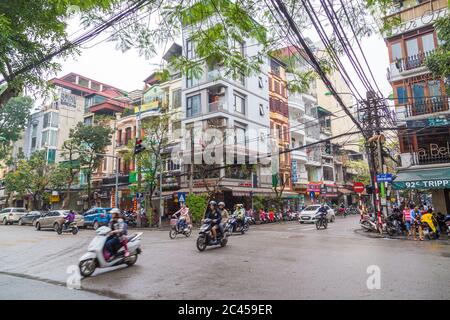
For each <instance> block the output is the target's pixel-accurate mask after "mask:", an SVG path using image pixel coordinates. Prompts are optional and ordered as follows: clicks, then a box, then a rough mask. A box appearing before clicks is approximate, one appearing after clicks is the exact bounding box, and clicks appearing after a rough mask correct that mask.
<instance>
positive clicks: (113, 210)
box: [109, 208, 120, 214]
mask: <svg viewBox="0 0 450 320" xmlns="http://www.w3.org/2000/svg"><path fill="white" fill-rule="evenodd" d="M109 213H111V214H113V213H118V214H120V210H119V209H118V208H112V209H111V211H110V212H109Z"/></svg>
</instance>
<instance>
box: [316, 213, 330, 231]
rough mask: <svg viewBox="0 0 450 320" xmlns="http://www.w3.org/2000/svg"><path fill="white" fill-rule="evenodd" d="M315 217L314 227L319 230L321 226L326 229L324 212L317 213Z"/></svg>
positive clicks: (326, 223)
mask: <svg viewBox="0 0 450 320" xmlns="http://www.w3.org/2000/svg"><path fill="white" fill-rule="evenodd" d="M315 219H316V229H317V230H319V229H320V228H321V227H323V228H324V229H326V228H327V227H328V219H327V215H326V214H322V213H319V214H317V215H316V216H315Z"/></svg>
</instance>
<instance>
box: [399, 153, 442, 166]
mask: <svg viewBox="0 0 450 320" xmlns="http://www.w3.org/2000/svg"><path fill="white" fill-rule="evenodd" d="M400 157H401V162H402V167H409V166H413V165H416V166H417V165H430V164H442V163H447V164H448V163H450V153H449V152H447V153H446V154H419V153H417V152H411V153H402V154H401V155H400Z"/></svg>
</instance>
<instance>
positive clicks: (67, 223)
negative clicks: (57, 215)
mask: <svg viewBox="0 0 450 320" xmlns="http://www.w3.org/2000/svg"><path fill="white" fill-rule="evenodd" d="M64 220H65V222H64V229H67V228H68V227H69V226H70V224H71V223H72V222H74V221H75V212H73V211H72V210H70V211H69V214H68V215H67V216H66V217H65V218H64Z"/></svg>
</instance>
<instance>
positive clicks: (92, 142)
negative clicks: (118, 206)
mask: <svg viewBox="0 0 450 320" xmlns="http://www.w3.org/2000/svg"><path fill="white" fill-rule="evenodd" d="M112 132H113V131H112V129H111V128H110V127H109V125H107V124H105V123H102V122H98V123H96V124H93V125H86V124H83V123H78V124H77V126H76V127H75V128H73V129H71V130H70V133H69V141H70V142H68V143H69V144H70V146H71V148H73V152H74V154H77V155H78V161H79V163H80V168H81V170H83V172H84V173H85V175H86V190H87V195H88V203H89V205H91V199H92V195H91V181H92V174H93V172H94V171H95V170H96V169H97V168H98V167H99V166H100V164H101V163H102V160H103V158H104V156H103V155H101V154H104V153H105V150H106V147H107V146H108V145H110V144H111V135H112Z"/></svg>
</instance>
